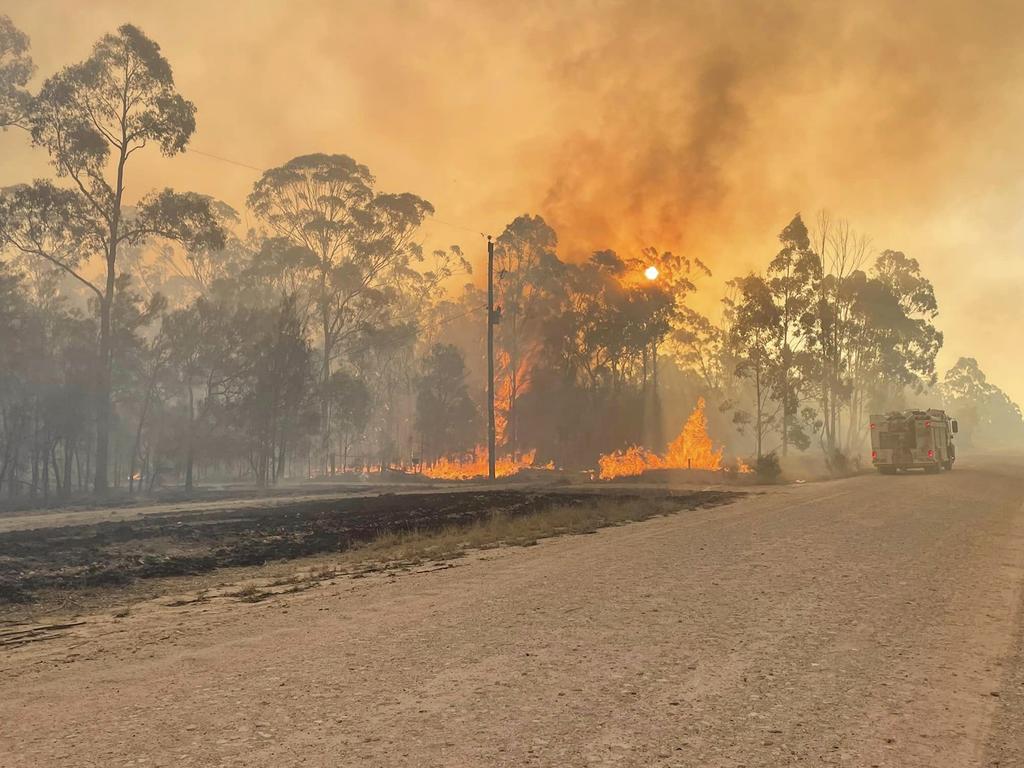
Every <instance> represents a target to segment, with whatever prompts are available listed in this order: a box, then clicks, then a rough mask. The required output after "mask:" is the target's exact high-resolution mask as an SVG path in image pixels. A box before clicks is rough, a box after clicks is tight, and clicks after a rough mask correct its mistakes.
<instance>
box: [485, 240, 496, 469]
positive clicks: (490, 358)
mask: <svg viewBox="0 0 1024 768" xmlns="http://www.w3.org/2000/svg"><path fill="white" fill-rule="evenodd" d="M494 452H495V434H494V241H493V240H491V236H490V235H488V236H487V477H489V478H490V479H491V480H493V479H494V477H495V473H494V461H495V456H494Z"/></svg>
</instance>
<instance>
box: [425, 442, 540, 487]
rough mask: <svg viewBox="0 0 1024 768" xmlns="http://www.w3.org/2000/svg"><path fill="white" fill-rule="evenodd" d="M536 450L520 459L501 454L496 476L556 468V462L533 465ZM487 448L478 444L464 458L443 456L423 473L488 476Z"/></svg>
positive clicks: (461, 477) (435, 476) (452, 477)
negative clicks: (532, 469)
mask: <svg viewBox="0 0 1024 768" xmlns="http://www.w3.org/2000/svg"><path fill="white" fill-rule="evenodd" d="M536 455H537V452H536V451H527V452H526V453H524V454H522V455H521V456H520V457H519V458H518V459H515V458H513V457H511V456H500V457H498V459H497V460H496V461H495V462H494V474H495V476H496V477H512V476H513V475H516V474H519V472H521V471H522V470H524V469H530V468H534V469H554V468H555V465H554V463H553V462H552V463H550V464H547V465H545V466H543V467H533V460H534V457H535V456H536ZM487 470H488V467H487V449H486V448H485V447H484V446H482V445H478V446H477V447H476V448H475V449H474V450H473V453H472V454H471V455H470V456H469V457H467V458H466V459H464V460H459V459H448V458H442V459H439V460H438V461H436V462H435V463H434V464H432V465H431V466H429V467H424V468H423V474H424V475H426V476H427V477H430V478H433V479H435V480H472V479H473V478H479V477H487Z"/></svg>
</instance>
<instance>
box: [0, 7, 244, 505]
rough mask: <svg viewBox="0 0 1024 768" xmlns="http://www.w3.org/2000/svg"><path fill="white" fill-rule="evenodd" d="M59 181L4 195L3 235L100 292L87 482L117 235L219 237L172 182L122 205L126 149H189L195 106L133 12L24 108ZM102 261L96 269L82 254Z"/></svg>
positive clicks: (99, 419) (101, 474)
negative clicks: (130, 21) (136, 24)
mask: <svg viewBox="0 0 1024 768" xmlns="http://www.w3.org/2000/svg"><path fill="white" fill-rule="evenodd" d="M26 122H27V125H28V127H29V129H30V131H31V136H32V141H33V143H34V144H35V145H37V146H39V147H42V148H43V149H45V150H46V151H47V152H48V153H49V155H50V160H51V162H52V165H53V167H54V169H55V171H56V174H57V176H58V177H59V178H60V179H62V180H64V181H65V182H66V184H65V185H64V186H56V185H54V184H52V183H50V182H47V181H37V182H35V183H34V184H32V185H31V186H27V187H21V188H18V189H15V190H13V191H12V192H11V193H10V194H8V195H7V196H6V198H5V200H4V201H3V202H2V204H0V244H4V245H7V246H9V247H12V248H13V249H14V250H16V251H19V252H21V253H22V254H25V255H28V256H31V257H38V258H41V259H44V260H45V261H47V262H49V263H50V264H52V265H53V266H54V267H55V268H57V269H60V270H62V271H63V272H66V273H67V274H69V275H71V276H72V277H73V278H74V279H75V280H77V281H78V282H79V283H81V284H82V285H83V286H85V287H86V288H87V289H88V290H90V291H91V292H92V293H93V294H94V295H95V297H96V306H97V310H98V315H99V325H100V328H99V344H98V347H99V353H98V364H97V386H96V463H95V478H94V488H95V490H96V492H97V493H103V492H105V491H106V489H107V487H108V469H107V464H108V453H109V434H110V419H111V360H112V358H111V351H112V347H111V340H112V329H111V310H112V307H113V305H114V296H115V291H116V281H117V276H118V271H119V270H118V255H119V253H120V249H121V248H122V246H125V245H136V244H139V243H141V242H143V241H145V240H146V239H148V238H152V237H162V238H168V239H171V240H176V241H179V242H182V243H186V244H188V246H189V247H199V244H206V245H207V246H212V247H218V246H220V245H222V244H223V238H224V236H223V232H222V231H221V229H220V227H219V226H218V224H217V221H216V220H215V218H214V217H213V216H212V215H211V212H210V205H209V200H208V198H205V197H202V196H200V195H196V194H192V193H186V194H178V193H175V192H173V191H172V190H170V189H164V190H162V191H159V192H153V193H150V194H148V195H146V196H144V197H143V198H142V199H141V200H140V201H139V202H138V203H137V205H135V206H134V207H133V208H132V209H131V210H127V207H126V200H125V190H126V188H127V183H128V174H127V171H128V167H129V161H130V160H131V159H132V158H133V157H134V156H135V155H136V154H137V153H138V152H140V151H142V150H144V149H145V148H147V147H149V146H155V147H156V148H158V149H159V151H160V152H161V153H162V154H163V155H165V156H171V155H175V154H177V153H179V152H181V151H183V150H184V149H185V146H186V145H187V143H188V141H189V138H190V137H191V135H192V133H193V131H194V130H195V106H194V105H193V104H192V103H191V102H189V101H187V100H186V99H185V98H184V97H182V96H181V95H180V94H179V93H178V92H177V90H176V89H175V85H174V78H173V75H172V72H171V66H170V64H169V63H168V62H167V60H166V59H165V58H164V57H163V55H162V54H161V53H160V47H159V45H157V44H156V43H155V42H154V41H152V40H151V39H149V38H148V37H146V35H145V34H143V33H142V31H140V30H139V29H138V28H136V27H134V26H131V25H129V24H126V25H123V26H121V27H120V28H119V29H118V30H117V32H116V33H114V34H108V35H104V36H103V37H102V38H101V39H100V40H99V41H98V42H97V43H96V44H95V46H94V47H93V50H92V53H91V55H90V56H89V58H87V59H86V60H85V61H83V62H81V63H79V64H74V65H71V66H68V67H65V68H64V69H63V70H61V71H60V72H58V73H57V74H55V75H53V76H52V77H50V78H49V79H48V80H46V82H45V83H44V84H43V86H42V89H41V90H40V92H39V94H38V95H37V96H36V97H34V98H33V99H32V101H31V104H30V108H29V110H28V114H27V117H26ZM94 259H96V260H99V261H100V262H101V264H102V267H101V270H100V272H101V274H100V276H99V278H98V279H97V278H94V277H93V275H94V271H93V270H92V269H90V268H89V265H90V263H91V262H92V261H93V260H94Z"/></svg>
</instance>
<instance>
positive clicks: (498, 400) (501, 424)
mask: <svg viewBox="0 0 1024 768" xmlns="http://www.w3.org/2000/svg"><path fill="white" fill-rule="evenodd" d="M532 358H533V354H531V353H526V354H524V355H523V356H522V358H521V359H520V361H519V365H518V366H516V370H515V374H516V375H515V380H516V393H515V396H516V399H517V400H518V399H519V398H520V397H522V396H523V395H525V394H526V392H527V391H528V390H529V389H530V384H531V383H532V382H531V381H530V369H531V368H532V365H531V363H532ZM497 363H498V376H497V379H498V381H497V386H496V387H495V390H494V434H495V438H496V439H497V441H498V445H503V444H504V443H506V442H508V434H507V432H508V417H509V413H510V412H511V410H512V357H511V355H509V353H508V352H506V351H504V350H502V351H500V352H499V353H498V360H497Z"/></svg>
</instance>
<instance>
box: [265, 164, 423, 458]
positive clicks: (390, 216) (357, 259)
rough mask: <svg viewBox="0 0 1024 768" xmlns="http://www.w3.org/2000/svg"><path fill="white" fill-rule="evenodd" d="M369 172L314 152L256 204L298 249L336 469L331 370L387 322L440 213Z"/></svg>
mask: <svg viewBox="0 0 1024 768" xmlns="http://www.w3.org/2000/svg"><path fill="white" fill-rule="evenodd" d="M373 185H374V178H373V175H372V174H371V173H370V170H369V168H367V167H366V166H365V165H362V164H360V163H357V162H356V161H355V160H353V159H352V158H351V157H349V156H348V155H328V154H310V155H302V156H299V157H296V158H293V159H292V160H289V161H288V162H287V163H285V164H284V165H282V166H279V167H277V168H272V169H270V170H268V171H266V172H265V173H264V174H263V176H262V177H261V178H260V179H259V180H258V181H257V182H256V184H255V185H254V186H253V190H252V193H251V194H250V195H249V198H248V205H249V207H250V208H251V209H252V211H253V212H254V213H256V215H257V216H259V217H260V219H261V220H262V221H263V222H264V223H265V224H266V225H267V226H268V227H269V228H270V230H271V231H272V232H273V233H274V234H275V235H276V237H277V238H279V239H281V240H283V241H284V242H285V243H287V244H288V245H290V246H292V247H293V248H296V249H298V253H299V258H298V259H294V251H293V252H292V255H293V269H294V271H296V272H297V273H298V274H300V275H301V278H302V283H303V288H304V293H305V294H306V297H307V301H308V305H309V307H310V309H311V311H312V312H313V313H314V316H315V318H316V325H317V332H318V335H319V336H320V342H321V348H320V353H321V354H320V375H319V387H320V406H321V408H320V409H321V418H320V425H321V446H320V447H321V451H320V453H321V455H320V466H321V469H322V470H323V471H325V472H326V471H327V470H328V469H329V467H330V464H331V459H330V455H331V452H332V447H333V443H332V438H331V432H332V426H331V425H332V418H331V401H332V398H331V396H330V392H331V387H330V381H331V372H332V370H333V366H334V363H335V361H336V360H337V358H338V356H339V355H340V354H341V353H342V351H343V350H344V349H345V347H346V346H347V344H348V343H349V342H350V341H351V340H352V339H353V338H354V337H356V336H358V335H359V334H361V333H363V332H364V331H365V330H366V329H367V328H374V327H380V326H381V325H383V324H385V323H387V321H388V316H389V312H390V310H391V308H392V307H393V306H394V305H395V304H396V302H397V301H398V300H399V298H400V293H401V287H402V284H403V282H404V280H405V279H406V278H407V276H408V273H409V271H410V264H411V263H412V262H413V261H416V260H420V259H422V253H421V251H420V249H419V246H418V244H416V243H415V242H414V241H413V238H414V235H415V233H416V231H417V230H418V228H419V226H420V224H422V222H423V220H424V218H425V217H426V216H428V215H430V214H432V213H433V212H434V209H433V206H431V205H430V203H428V202H427V201H426V200H424V199H422V198H420V197H418V196H416V195H413V194H410V193H403V194H384V193H376V192H375V191H374V188H373Z"/></svg>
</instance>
